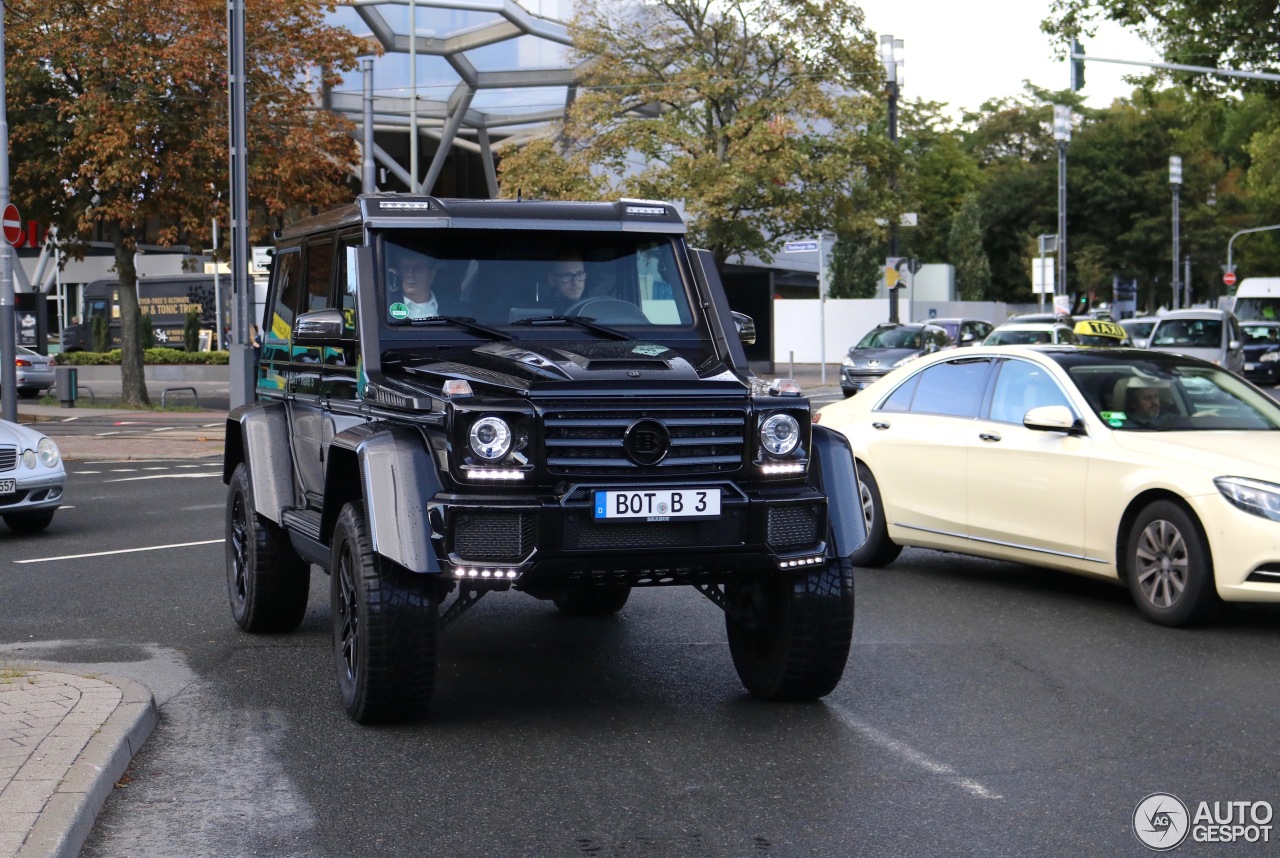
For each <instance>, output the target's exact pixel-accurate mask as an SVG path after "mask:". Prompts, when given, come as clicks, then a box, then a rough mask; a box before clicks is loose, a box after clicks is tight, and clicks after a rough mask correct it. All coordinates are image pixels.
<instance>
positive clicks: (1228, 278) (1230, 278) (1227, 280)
mask: <svg viewBox="0 0 1280 858" xmlns="http://www.w3.org/2000/svg"><path fill="white" fill-rule="evenodd" d="M4 234H5V235H8V234H9V221H8V218H7V216H6V219H5V227H4ZM1222 282H1223V284H1224V285H1227V286H1234V285H1236V273H1235V272H1234V271H1228V272H1227V273H1226V274H1223V275H1222Z"/></svg>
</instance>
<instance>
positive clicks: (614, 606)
mask: <svg viewBox="0 0 1280 858" xmlns="http://www.w3.org/2000/svg"><path fill="white" fill-rule="evenodd" d="M630 595H631V588H630V587H628V586H625V585H622V586H592V585H587V586H583V587H575V588H573V589H571V590H567V591H565V592H564V593H562V594H561V595H559V596H557V597H556V598H555V599H553V600H552V601H554V602H555V605H556V607H557V608H559V609H560V612H561V613H562V614H567V615H568V616H570V617H603V616H607V615H609V614H616V613H618V611H621V610H622V606H623V605H625V604H627V598H628V597H629V596H630Z"/></svg>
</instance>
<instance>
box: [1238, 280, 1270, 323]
mask: <svg viewBox="0 0 1280 858" xmlns="http://www.w3.org/2000/svg"><path fill="white" fill-rule="evenodd" d="M1231 312H1233V313H1234V314H1235V316H1236V318H1237V319H1239V320H1240V321H1242V322H1280V277H1246V278H1245V279H1244V280H1241V281H1240V286H1239V288H1237V289H1236V295H1235V301H1234V302H1233V303H1232V305H1231Z"/></svg>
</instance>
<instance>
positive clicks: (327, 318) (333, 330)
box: [293, 307, 343, 346]
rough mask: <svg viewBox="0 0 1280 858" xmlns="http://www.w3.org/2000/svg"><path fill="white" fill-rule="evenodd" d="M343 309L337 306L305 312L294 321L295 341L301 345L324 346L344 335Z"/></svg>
mask: <svg viewBox="0 0 1280 858" xmlns="http://www.w3.org/2000/svg"><path fill="white" fill-rule="evenodd" d="M342 326H343V319H342V311H341V310H338V309H336V308H332V307H331V308H329V309H328V310H314V311H312V312H310V313H303V314H301V315H299V316H298V318H297V319H295V320H294V322H293V342H294V343H295V344H297V345H300V346H323V345H329V344H331V343H335V342H339V341H341V340H342V339H343V337H342Z"/></svg>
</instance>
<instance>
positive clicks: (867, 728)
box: [827, 703, 1004, 800]
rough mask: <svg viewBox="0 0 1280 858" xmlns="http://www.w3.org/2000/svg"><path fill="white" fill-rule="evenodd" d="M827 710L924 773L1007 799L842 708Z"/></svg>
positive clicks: (977, 792)
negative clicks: (930, 773)
mask: <svg viewBox="0 0 1280 858" xmlns="http://www.w3.org/2000/svg"><path fill="white" fill-rule="evenodd" d="M827 708H828V709H830V710H831V712H832V714H834V715H835V716H836V717H837V718H839V719H840V723H842V724H844V725H845V726H846V727H848V728H849V729H850V730H853V731H854V732H855V733H861V734H862V735H863V736H864V737H866V738H867V739H869V740H871V741H872V742H874V743H876V744H877V745H879V746H880V747H882V748H887V749H888V750H890V751H892V752H893V753H895V754H897V755H898V756H899V757H902V758H903V759H904V760H906V761H907V762H909V763H911V764H912V765H915V766H919V767H920V768H922V769H924V770H925V771H929V772H933V773H934V774H935V775H938V776H939V777H942V778H945V779H946V780H948V781H950V782H951V783H953V784H955V785H956V786H958V787H960V788H961V789H963V790H964V791H965V792H968V793H970V794H972V795H976V796H977V797H978V798H989V799H995V800H1000V799H1003V798H1004V796H1002V795H1000V794H999V793H994V792H992V791H991V790H989V789H987V788H986V787H984V786H983V785H982V784H980V783H978V782H977V781H975V780H973V779H972V778H966V777H964V776H963V775H961V774H960V773H959V772H957V771H956V770H955V769H953V768H951V766H948V765H947V764H946V763H940V762H938V761H937V760H935V759H933V758H932V757H930V756H928V755H927V754H923V753H921V752H920V751H917V750H916V749H915V748H913V747H911V746H910V745H908V744H907V743H906V742H902V741H899V740H898V739H895V738H893V737H892V736H890V735H889V734H888V733H884V732H881V731H880V730H877V729H876V728H875V727H872V726H871V725H870V724H868V723H866V722H865V721H863V720H862V719H861V718H859V717H858V716H857V715H854V714H853V713H852V712H850V711H849V710H848V709H845V708H844V707H843V706H840V705H838V704H835V703H828V704H827Z"/></svg>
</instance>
